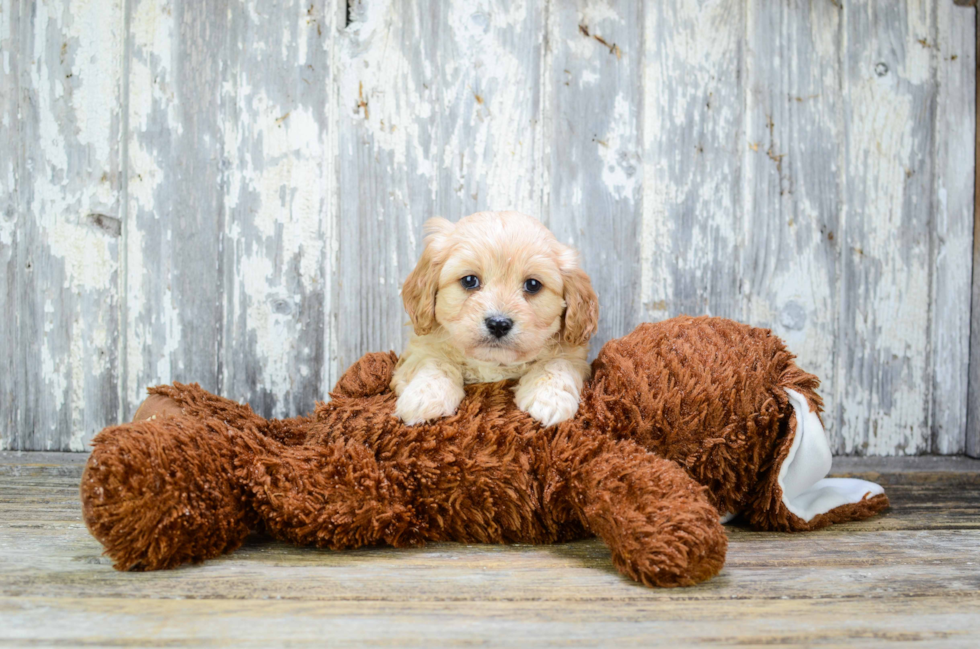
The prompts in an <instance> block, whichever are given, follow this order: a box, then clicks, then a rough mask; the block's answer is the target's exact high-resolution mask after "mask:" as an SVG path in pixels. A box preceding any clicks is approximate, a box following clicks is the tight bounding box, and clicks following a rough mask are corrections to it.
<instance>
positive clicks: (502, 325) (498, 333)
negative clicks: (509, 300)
mask: <svg viewBox="0 0 980 649" xmlns="http://www.w3.org/2000/svg"><path fill="white" fill-rule="evenodd" d="M483 324H485V325H486V327H487V331H489V332H490V335H491V336H493V337H494V338H496V339H497V340H500V339H501V338H503V337H504V336H506V335H507V334H508V332H510V330H511V329H512V328H513V327H514V321H513V320H511V319H510V318H505V317H503V316H498V315H495V316H490V317H489V318H487V319H486V320H484V321H483Z"/></svg>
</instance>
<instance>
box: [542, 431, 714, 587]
mask: <svg viewBox="0 0 980 649" xmlns="http://www.w3.org/2000/svg"><path fill="white" fill-rule="evenodd" d="M563 432H570V433H571V434H570V435H568V436H567V437H564V439H562V438H561V437H559V439H558V440H556V442H555V444H554V447H553V449H552V463H553V468H552V470H553V471H554V472H555V474H556V475H559V476H563V478H561V479H562V480H564V481H565V482H566V485H565V486H566V489H565V491H566V493H567V498H568V501H569V504H570V506H571V509H572V510H573V511H575V512H576V513H577V515H578V516H579V518H580V519H581V522H582V524H583V525H584V526H585V527H586V528H587V529H589V530H591V531H592V532H593V533H594V534H596V535H597V536H599V537H600V538H602V540H603V541H605V542H606V544H607V545H608V546H609V549H610V550H611V552H612V559H613V563H614V564H615V565H616V567H617V568H618V569H619V570H620V572H622V573H624V574H626V575H627V576H629V577H631V578H632V579H634V580H636V581H639V582H642V583H643V584H646V585H647V586H661V587H671V586H690V585H693V584H696V583H699V582H701V581H704V580H705V579H708V578H709V577H712V576H713V575H715V574H717V573H718V571H719V570H721V568H722V566H723V565H724V563H725V551H726V548H727V544H728V540H727V537H726V536H725V532H724V529H723V528H722V526H721V523H720V521H719V517H718V512H717V511H716V510H715V508H714V507H713V506H712V505H711V503H710V502H709V500H708V498H707V493H706V491H705V488H704V487H702V486H701V485H699V484H698V483H697V482H695V481H694V480H693V479H692V478H691V477H690V476H688V475H687V473H686V472H685V471H684V470H683V469H682V468H681V467H680V466H678V465H677V464H675V463H674V462H671V461H669V460H665V459H663V458H661V457H659V456H657V455H655V454H653V453H650V452H648V451H646V450H644V449H643V448H642V447H640V446H639V445H637V444H635V443H633V442H631V441H619V442H615V441H613V440H611V439H609V438H608V437H606V436H604V435H599V434H596V435H593V436H589V435H588V434H575V433H574V429H572V428H570V427H568V428H564V427H563Z"/></svg>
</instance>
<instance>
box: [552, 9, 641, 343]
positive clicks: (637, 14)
mask: <svg viewBox="0 0 980 649" xmlns="http://www.w3.org/2000/svg"><path fill="white" fill-rule="evenodd" d="M643 7H644V5H643V3H642V2H637V1H635V0H617V1H615V2H604V1H598V0H583V1H578V2H574V3H561V2H555V3H553V4H552V5H551V8H550V12H549V17H548V28H547V32H546V34H547V42H548V51H547V55H546V57H547V58H546V61H547V62H546V65H545V74H546V76H545V80H544V83H545V90H544V92H545V95H546V98H547V113H548V118H547V122H546V125H545V132H544V134H545V139H546V143H547V144H546V145H545V146H546V153H545V155H546V159H547V163H548V167H547V169H548V171H547V173H548V181H547V187H548V189H549V191H548V194H547V203H546V208H545V209H544V213H543V218H542V220H543V221H544V222H545V224H546V225H548V226H549V227H550V228H551V230H552V231H553V232H554V233H555V236H557V237H558V238H559V239H560V240H562V241H564V242H565V243H568V244H570V245H573V246H575V247H576V248H578V250H579V252H580V254H581V255H582V260H583V267H584V268H585V270H586V271H587V272H588V273H589V276H590V277H591V279H592V285H593V288H594V289H595V291H596V294H597V295H598V297H599V313H600V317H599V329H598V332H597V333H596V336H595V337H594V338H593V339H592V341H591V347H592V355H593V356H595V354H596V353H597V352H598V350H599V348H600V347H601V346H602V344H603V343H605V342H606V341H607V340H609V339H610V338H617V337H619V336H622V335H623V334H624V333H625V332H628V331H630V330H632V329H633V328H634V327H635V326H636V325H637V323H638V322H639V315H640V314H639V308H638V304H637V297H638V291H639V287H640V283H639V269H640V238H639V234H640V227H639V226H640V219H639V218H638V217H639V214H640V206H641V201H642V187H643V185H642V179H643V165H642V155H641V151H642V149H641V146H642V144H641V125H642V124H641V117H642V113H641V111H642V102H643V86H642V83H641V74H642V65H643Z"/></svg>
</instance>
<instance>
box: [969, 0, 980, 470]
mask: <svg viewBox="0 0 980 649" xmlns="http://www.w3.org/2000/svg"><path fill="white" fill-rule="evenodd" d="M974 14H975V16H976V22H975V23H974V24H975V25H976V33H977V35H978V36H980V11H974ZM975 55H976V57H977V61H978V62H980V37H978V38H977V39H976V53H975ZM978 70H980V68H978ZM977 74H978V75H980V71H978V73H977ZM974 83H975V85H976V92H977V94H976V97H975V101H974V106H976V107H980V80H977V81H975V82H974ZM974 129H975V131H976V138H977V139H976V147H975V148H974V160H973V162H974V177H973V181H974V182H973V192H974V193H973V290H972V293H971V300H970V309H971V315H970V373H969V374H970V376H969V385H968V399H967V427H966V453H967V455H970V456H971V457H980V165H978V164H976V163H977V160H980V110H977V114H976V116H975V120H974Z"/></svg>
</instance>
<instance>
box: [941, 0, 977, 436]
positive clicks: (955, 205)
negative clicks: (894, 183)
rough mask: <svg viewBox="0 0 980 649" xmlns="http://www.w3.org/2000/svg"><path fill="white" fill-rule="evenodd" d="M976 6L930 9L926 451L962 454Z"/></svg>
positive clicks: (967, 359)
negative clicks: (933, 88)
mask: <svg viewBox="0 0 980 649" xmlns="http://www.w3.org/2000/svg"><path fill="white" fill-rule="evenodd" d="M975 14H976V9H975V8H972V7H959V6H956V5H954V4H953V3H950V2H940V3H938V4H937V5H936V30H937V37H936V43H935V44H934V46H933V48H932V49H933V50H934V51H933V63H934V65H935V70H936V83H937V84H938V89H937V94H936V121H935V126H934V129H935V135H934V136H933V142H934V145H935V147H936V149H935V153H934V155H935V159H936V162H935V164H936V167H935V180H934V183H935V186H934V191H933V204H932V205H931V206H930V209H931V210H932V213H933V227H932V228H931V232H932V238H933V242H932V251H931V254H930V257H931V260H932V263H933V268H932V273H931V276H932V282H933V287H932V304H931V309H932V330H931V336H932V340H931V350H932V353H933V362H932V370H931V373H932V413H931V420H932V448H931V450H932V452H933V453H942V454H946V455H948V454H956V453H963V451H964V450H965V445H966V419H965V418H964V417H963V413H964V412H965V411H966V410H967V403H968V401H967V384H968V377H969V364H970V293H971V290H970V289H971V286H970V283H971V277H972V273H971V271H972V265H971V264H970V263H969V261H970V259H971V257H972V253H973V236H974V232H973V213H974V198H973V197H974V186H973V185H974V173H975V168H976V162H975V160H974V157H975V151H976V107H977V106H976V92H977V89H976V84H977V57H976V37H977V23H976V19H975Z"/></svg>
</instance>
